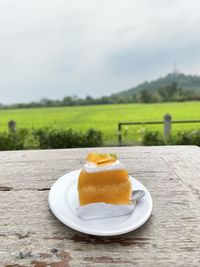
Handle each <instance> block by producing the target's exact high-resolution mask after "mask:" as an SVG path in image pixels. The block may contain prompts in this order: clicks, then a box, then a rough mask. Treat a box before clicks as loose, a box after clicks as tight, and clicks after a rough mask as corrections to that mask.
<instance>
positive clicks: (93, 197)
mask: <svg viewBox="0 0 200 267" xmlns="http://www.w3.org/2000/svg"><path fill="white" fill-rule="evenodd" d="M78 192H79V202H80V205H81V206H83V205H87V204H91V203H96V202H104V203H107V204H115V205H126V204H128V205H129V204H130V200H131V193H132V188H131V182H130V180H129V176H128V172H127V171H126V170H125V169H124V166H123V164H122V163H121V162H119V160H118V159H117V156H116V155H115V154H96V153H90V154H89V155H88V156H87V158H86V164H85V165H84V167H83V169H82V170H81V172H80V175H79V179H78Z"/></svg>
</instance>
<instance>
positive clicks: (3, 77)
mask: <svg viewBox="0 0 200 267" xmlns="http://www.w3.org/2000/svg"><path fill="white" fill-rule="evenodd" d="M199 25H200V2H199V0H190V1H188V0H162V1H161V0H123V1H122V0H74V1H72V0H17V1H16V0H0V103H13V102H28V101H32V100H39V99H41V98H43V97H48V98H53V99H57V98H58V99H61V98H62V97H64V96H65V95H78V96H80V97H84V96H86V95H92V96H94V97H97V96H102V95H109V94H111V93H114V92H119V91H122V90H124V89H128V88H130V87H132V86H134V85H136V84H138V83H140V82H143V81H144V80H148V81H150V80H152V79H156V78H157V77H159V76H164V75H165V74H166V73H169V72H172V70H173V63H174V62H177V65H178V68H179V70H180V71H181V72H184V73H190V74H200V49H199V48H200V32H199V27H200V26H199Z"/></svg>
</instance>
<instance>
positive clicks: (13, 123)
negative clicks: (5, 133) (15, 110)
mask: <svg viewBox="0 0 200 267" xmlns="http://www.w3.org/2000/svg"><path fill="white" fill-rule="evenodd" d="M8 130H9V131H10V132H16V121H14V120H10V121H9V122H8Z"/></svg>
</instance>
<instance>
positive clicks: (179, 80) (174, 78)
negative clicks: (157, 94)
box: [114, 73, 200, 97]
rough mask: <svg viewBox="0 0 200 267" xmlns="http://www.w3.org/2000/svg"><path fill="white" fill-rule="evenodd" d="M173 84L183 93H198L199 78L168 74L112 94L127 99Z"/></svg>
mask: <svg viewBox="0 0 200 267" xmlns="http://www.w3.org/2000/svg"><path fill="white" fill-rule="evenodd" d="M173 82H176V84H177V86H178V87H180V88H182V90H183V91H191V92H197V93H198V92H199V93H200V76H197V75H186V74H183V73H170V74H168V75H166V76H164V77H161V78H159V79H157V80H154V81H151V82H144V83H141V84H139V85H138V86H135V87H132V88H130V89H128V90H125V91H122V92H119V93H117V94H114V95H115V96H120V97H129V96H132V95H133V94H136V93H138V92H141V91H142V90H147V91H149V92H151V93H153V92H154V91H157V90H158V89H159V88H160V87H162V86H169V85H171V84H172V83H173Z"/></svg>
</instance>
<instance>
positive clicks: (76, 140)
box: [0, 128, 103, 150]
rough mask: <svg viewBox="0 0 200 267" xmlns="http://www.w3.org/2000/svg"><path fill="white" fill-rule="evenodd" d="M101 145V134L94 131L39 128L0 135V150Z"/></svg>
mask: <svg viewBox="0 0 200 267" xmlns="http://www.w3.org/2000/svg"><path fill="white" fill-rule="evenodd" d="M102 145H103V141H102V134H101V132H100V131H97V130H94V129H89V130H87V131H86V132H78V131H73V130H72V129H68V130H63V129H50V128H40V129H31V130H30V129H19V130H17V131H16V132H9V133H7V132H4V133H0V150H21V149H53V148H76V147H98V146H102Z"/></svg>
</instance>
